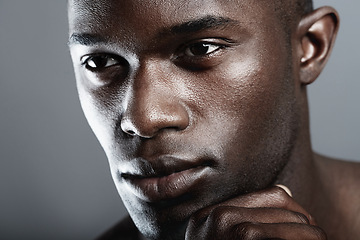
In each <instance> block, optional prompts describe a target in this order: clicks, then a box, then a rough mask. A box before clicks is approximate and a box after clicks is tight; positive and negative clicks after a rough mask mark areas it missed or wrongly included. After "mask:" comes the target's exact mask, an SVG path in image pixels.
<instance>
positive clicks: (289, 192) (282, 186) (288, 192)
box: [276, 184, 292, 197]
mask: <svg viewBox="0 0 360 240" xmlns="http://www.w3.org/2000/svg"><path fill="white" fill-rule="evenodd" d="M276 186H278V187H280V188H282V189H283V190H284V191H285V192H286V193H287V194H288V195H289V196H290V197H292V193H291V191H290V189H289V188H288V187H287V186H285V185H281V184H276Z"/></svg>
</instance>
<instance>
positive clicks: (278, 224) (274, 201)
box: [185, 186, 326, 240]
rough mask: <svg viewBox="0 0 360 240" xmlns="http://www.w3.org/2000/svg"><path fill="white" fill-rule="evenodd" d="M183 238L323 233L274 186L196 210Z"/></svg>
mask: <svg viewBox="0 0 360 240" xmlns="http://www.w3.org/2000/svg"><path fill="white" fill-rule="evenodd" d="M185 239H186V240H193V239H197V240H198V239H291V240H295V239H299V240H300V239H301V240H306V239H309V240H310V239H311V240H313V239H314V240H315V239H316V240H320V239H321V240H324V239H326V235H325V233H324V232H323V230H321V229H320V228H319V227H317V226H316V223H315V221H314V219H313V218H312V217H311V215H310V214H309V213H308V212H306V211H305V210H304V209H303V208H302V207H301V206H300V205H299V204H297V203H296V202H295V201H294V199H293V198H292V197H291V196H290V195H289V194H287V193H286V191H285V190H284V189H283V188H281V187H279V186H276V187H272V188H270V189H266V190H262V191H259V192H254V193H250V194H247V195H243V196H239V197H236V198H233V199H231V200H228V201H226V202H222V203H220V204H217V205H214V206H210V207H207V208H204V209H202V210H200V211H198V212H197V213H195V214H194V215H193V216H192V217H191V219H190V221H189V224H188V227H187V230H186V237H185Z"/></svg>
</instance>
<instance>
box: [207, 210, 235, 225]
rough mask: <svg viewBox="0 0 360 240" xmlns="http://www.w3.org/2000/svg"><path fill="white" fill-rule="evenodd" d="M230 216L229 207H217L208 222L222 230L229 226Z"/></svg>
mask: <svg viewBox="0 0 360 240" xmlns="http://www.w3.org/2000/svg"><path fill="white" fill-rule="evenodd" d="M230 214H231V213H230V209H229V207H217V208H215V209H213V210H212V211H211V213H210V214H209V217H208V222H209V224H210V225H212V226H214V227H216V228H222V227H223V226H225V225H226V224H227V222H228V221H227V220H228V219H229V217H230Z"/></svg>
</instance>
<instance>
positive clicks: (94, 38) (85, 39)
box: [68, 33, 109, 46]
mask: <svg viewBox="0 0 360 240" xmlns="http://www.w3.org/2000/svg"><path fill="white" fill-rule="evenodd" d="M107 42H109V40H108V39H107V38H106V37H103V36H101V35H95V34H89V33H73V34H71V36H70V38H69V41H68V45H69V46H70V45H74V44H80V45H85V46H93V45H96V44H99V43H107Z"/></svg>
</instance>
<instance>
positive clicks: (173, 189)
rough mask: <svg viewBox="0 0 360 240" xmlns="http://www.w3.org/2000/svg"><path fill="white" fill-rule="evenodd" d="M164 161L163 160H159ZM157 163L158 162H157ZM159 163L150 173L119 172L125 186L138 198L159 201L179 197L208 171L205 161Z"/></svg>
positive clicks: (200, 180) (192, 187)
mask: <svg viewBox="0 0 360 240" xmlns="http://www.w3.org/2000/svg"><path fill="white" fill-rule="evenodd" d="M160 162H162V163H164V162H163V161H160ZM157 163H159V162H157ZM165 163H167V164H166V165H163V164H160V165H161V167H159V164H157V166H158V167H159V168H153V171H152V173H144V174H130V173H125V174H121V177H122V179H123V180H124V182H125V183H126V185H127V187H128V188H129V189H130V190H131V191H132V192H133V193H134V194H135V195H136V196H137V197H139V198H140V199H142V200H144V201H147V202H159V201H164V200H169V199H174V198H178V197H181V196H182V195H184V194H186V193H188V192H190V191H191V189H194V188H196V187H197V186H198V185H199V184H200V183H201V182H202V181H203V179H204V177H205V176H206V175H207V173H208V172H209V171H210V165H209V164H205V163H198V164H194V163H191V162H190V163H189V161H186V160H179V159H176V160H175V164H174V161H173V162H172V163H173V164H171V162H170V164H169V161H166V162H165Z"/></svg>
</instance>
